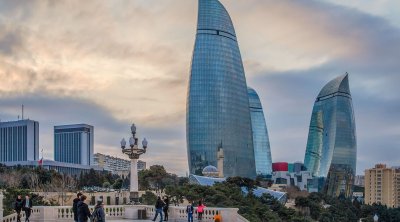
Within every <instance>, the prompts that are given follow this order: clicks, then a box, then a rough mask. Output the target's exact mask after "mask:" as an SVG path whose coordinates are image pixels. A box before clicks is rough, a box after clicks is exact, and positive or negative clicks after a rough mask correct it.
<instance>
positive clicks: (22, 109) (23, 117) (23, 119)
mask: <svg viewBox="0 0 400 222" xmlns="http://www.w3.org/2000/svg"><path fill="white" fill-rule="evenodd" d="M22 120H24V104H22Z"/></svg>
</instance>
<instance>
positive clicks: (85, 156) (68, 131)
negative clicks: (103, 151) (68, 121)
mask: <svg viewBox="0 0 400 222" xmlns="http://www.w3.org/2000/svg"><path fill="white" fill-rule="evenodd" d="M93 130H94V129H93V126H90V125H87V124H75V125H63V126H54V160H55V161H58V162H64V163H75V164H82V165H92V164H93V137H94V131H93Z"/></svg>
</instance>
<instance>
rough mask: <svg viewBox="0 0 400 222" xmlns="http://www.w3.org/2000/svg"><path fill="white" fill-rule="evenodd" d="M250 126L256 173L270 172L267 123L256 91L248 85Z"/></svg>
mask: <svg viewBox="0 0 400 222" xmlns="http://www.w3.org/2000/svg"><path fill="white" fill-rule="evenodd" d="M247 92H248V94H249V105H250V116H251V126H252V131H253V145H254V156H255V161H256V172H257V175H264V176H265V175H271V174H272V160H271V148H270V144H269V137H268V130H267V124H266V123H265V117H264V112H263V108H262V105H261V101H260V98H259V96H258V94H257V92H256V91H255V90H254V89H252V88H250V87H248V88H247Z"/></svg>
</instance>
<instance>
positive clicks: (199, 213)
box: [197, 200, 206, 221]
mask: <svg viewBox="0 0 400 222" xmlns="http://www.w3.org/2000/svg"><path fill="white" fill-rule="evenodd" d="M204 208H206V206H205V205H204V204H203V203H202V202H201V200H200V201H199V205H198V206H197V218H198V220H199V221H202V220H203V214H204Z"/></svg>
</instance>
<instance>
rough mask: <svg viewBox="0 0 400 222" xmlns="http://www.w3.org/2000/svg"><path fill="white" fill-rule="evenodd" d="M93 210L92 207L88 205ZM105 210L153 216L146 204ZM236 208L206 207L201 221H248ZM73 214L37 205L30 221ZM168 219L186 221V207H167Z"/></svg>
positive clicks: (63, 220) (119, 215)
mask: <svg viewBox="0 0 400 222" xmlns="http://www.w3.org/2000/svg"><path fill="white" fill-rule="evenodd" d="M89 209H90V210H91V211H93V209H94V207H93V206H89ZM104 209H105V212H106V220H107V221H109V220H110V221H111V220H123V219H128V220H136V219H138V218H139V214H138V211H139V210H142V211H146V216H147V219H152V218H153V217H154V213H155V209H154V206H146V205H108V206H107V205H106V206H104ZM237 211H238V209H237V208H213V207H207V208H205V210H204V214H203V221H204V222H211V221H213V217H214V215H215V214H216V213H217V212H218V214H220V215H221V216H222V218H223V220H224V221H230V222H248V220H246V219H245V218H243V217H242V216H240V215H239V214H238V213H237ZM193 216H194V218H197V211H196V208H195V214H194V215H193ZM73 218H74V215H73V212H72V207H71V206H63V207H61V206H38V207H34V208H33V212H32V215H31V221H35V222H37V221H38V222H67V221H68V222H70V221H73ZM24 219H25V213H24V212H21V221H24ZM16 221H17V214H16V213H14V214H11V215H8V216H6V217H4V218H3V219H2V220H0V222H16ZM169 221H172V222H181V221H187V214H186V207H175V206H170V207H169Z"/></svg>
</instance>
